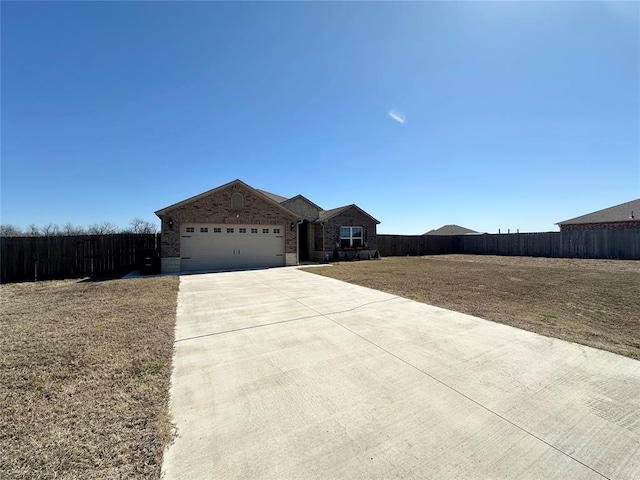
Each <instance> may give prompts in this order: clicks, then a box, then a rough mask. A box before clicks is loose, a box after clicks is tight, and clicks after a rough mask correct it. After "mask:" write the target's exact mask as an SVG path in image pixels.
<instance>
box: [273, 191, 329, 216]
mask: <svg viewBox="0 0 640 480" xmlns="http://www.w3.org/2000/svg"><path fill="white" fill-rule="evenodd" d="M281 205H282V206H284V207H286V208H288V209H289V210H291V211H292V212H295V213H297V214H298V215H299V216H300V217H301V218H302V219H304V220H308V221H310V222H313V221H315V220H317V219H318V215H319V213H320V211H321V210H322V209H321V208H320V207H319V206H318V205H316V204H315V203H313V202H312V201H310V200H309V199H307V198H305V197H303V196H302V195H296V196H295V197H293V198H290V199H288V200H285V201H284V202H282V204H281Z"/></svg>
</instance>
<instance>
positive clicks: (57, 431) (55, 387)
mask: <svg viewBox="0 0 640 480" xmlns="http://www.w3.org/2000/svg"><path fill="white" fill-rule="evenodd" d="M177 291H178V278H177V277H158V278H140V279H133V280H110V281H102V282H80V281H77V280H64V281H50V282H40V283H22V284H13V285H2V286H0V308H1V310H0V405H1V406H2V407H1V410H0V477H1V478H3V479H33V478H43V479H44V478H64V479H72V478H73V479H76V478H91V479H94V478H95V479H102V478H136V479H139V478H140V479H144V478H159V477H160V466H161V461H162V452H163V447H164V446H165V444H166V443H167V442H168V441H169V440H170V436H171V424H170V419H169V416H168V395H169V393H168V392H169V380H170V374H171V359H172V353H173V340H174V325H175V312H176V301H177Z"/></svg>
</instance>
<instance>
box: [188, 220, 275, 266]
mask: <svg viewBox="0 0 640 480" xmlns="http://www.w3.org/2000/svg"><path fill="white" fill-rule="evenodd" d="M181 229H182V232H181V239H180V240H181V241H180V251H181V269H182V270H184V271H189V270H214V269H221V268H257V267H279V266H283V265H284V258H285V256H284V235H283V233H282V232H284V229H283V227H282V226H281V225H220V224H186V225H183V226H182V227H181Z"/></svg>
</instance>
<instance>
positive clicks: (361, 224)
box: [155, 180, 380, 273]
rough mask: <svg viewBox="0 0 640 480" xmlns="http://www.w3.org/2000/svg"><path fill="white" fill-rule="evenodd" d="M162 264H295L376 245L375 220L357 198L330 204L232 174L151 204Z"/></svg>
mask: <svg viewBox="0 0 640 480" xmlns="http://www.w3.org/2000/svg"><path fill="white" fill-rule="evenodd" d="M155 213H156V215H157V216H158V217H159V218H160V220H161V224H162V225H161V233H162V242H161V247H160V256H161V265H162V272H166V273H169V272H180V271H197V270H216V269H235V268H238V269H242V268H260V267H277V266H285V265H297V264H299V262H301V261H307V260H311V261H320V260H322V259H324V258H326V257H327V255H328V256H329V257H330V258H331V257H333V255H334V251H337V252H338V255H339V256H340V258H344V257H345V256H348V257H351V258H353V257H359V258H368V257H370V256H373V255H374V254H375V253H376V249H377V233H376V228H377V225H378V224H379V223H380V222H378V220H376V219H375V218H373V217H372V216H371V215H369V214H368V213H367V212H365V211H364V210H362V209H361V208H359V207H358V206H357V205H353V204H352V205H347V206H344V207H340V208H336V209H333V210H323V209H322V208H321V207H319V206H318V205H316V204H315V203H313V202H312V201H310V200H309V199H307V198H305V197H303V196H302V195H296V196H295V197H291V198H286V197H282V196H279V195H275V194H273V193H269V192H265V191H263V190H258V189H255V188H253V187H251V186H249V185H247V184H246V183H244V182H242V181H241V180H234V181H232V182H229V183H227V184H224V185H221V186H219V187H216V188H214V189H212V190H209V191H207V192H204V193H201V194H199V195H196V196H194V197H191V198H188V199H186V200H183V201H181V202H178V203H176V204H174V205H170V206H168V207H166V208H163V209H161V210H158V211H157V212H155Z"/></svg>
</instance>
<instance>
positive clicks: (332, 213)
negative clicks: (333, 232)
mask: <svg viewBox="0 0 640 480" xmlns="http://www.w3.org/2000/svg"><path fill="white" fill-rule="evenodd" d="M354 214H357V215H359V216H362V217H363V218H366V220H367V221H369V222H371V223H374V224H378V223H380V222H379V221H378V220H376V219H375V218H373V217H372V216H371V215H369V214H368V213H367V212H365V211H364V210H362V209H361V208H360V207H358V206H357V205H355V204H351V205H346V206H344V207H338V208H334V209H333V210H323V211H321V212H320V215H319V217H318V221H319V222H328V221H329V220H332V221H333V220H336V217H347V216H353V215H354Z"/></svg>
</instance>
